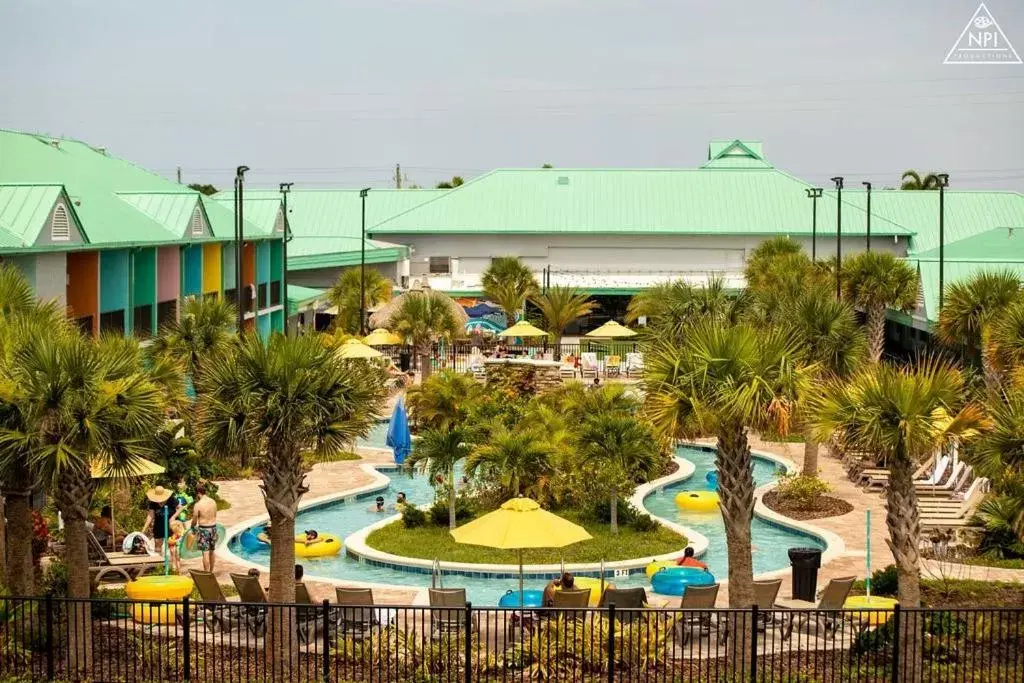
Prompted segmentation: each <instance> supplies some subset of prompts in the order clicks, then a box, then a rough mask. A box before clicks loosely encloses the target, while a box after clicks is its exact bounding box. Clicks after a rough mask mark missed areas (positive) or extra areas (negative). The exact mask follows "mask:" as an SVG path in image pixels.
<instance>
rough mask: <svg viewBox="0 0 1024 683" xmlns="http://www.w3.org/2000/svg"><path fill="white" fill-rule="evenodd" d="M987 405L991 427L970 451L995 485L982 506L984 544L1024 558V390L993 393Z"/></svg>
mask: <svg viewBox="0 0 1024 683" xmlns="http://www.w3.org/2000/svg"><path fill="white" fill-rule="evenodd" d="M987 408H988V412H989V416H990V418H991V429H989V430H987V431H986V432H985V433H984V434H983V435H982V437H981V438H980V439H979V440H978V442H977V443H976V444H975V445H974V448H972V449H971V451H970V453H969V454H967V459H968V460H969V461H970V463H971V465H972V466H973V467H974V470H975V472H976V473H977V474H978V475H980V476H985V477H988V478H989V479H990V480H991V482H992V488H993V494H992V495H991V496H989V497H988V498H987V499H986V500H985V501H984V502H983V503H982V505H981V506H980V507H979V509H978V519H979V522H980V523H981V526H983V527H984V528H985V535H984V538H983V540H982V543H981V544H980V547H981V548H983V549H984V550H985V551H987V552H988V553H989V554H992V555H997V556H1004V555H1007V554H1009V555H1015V556H1021V557H1024V390H1022V389H1021V388H1020V387H1012V388H1011V389H1010V390H1009V391H1007V392H1005V393H1004V392H993V393H992V394H990V395H989V400H988V402H987Z"/></svg>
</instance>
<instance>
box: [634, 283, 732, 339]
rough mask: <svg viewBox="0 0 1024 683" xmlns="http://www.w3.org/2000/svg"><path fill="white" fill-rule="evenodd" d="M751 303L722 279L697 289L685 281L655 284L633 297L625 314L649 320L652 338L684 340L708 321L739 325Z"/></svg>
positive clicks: (635, 318) (649, 334) (650, 337)
mask: <svg viewBox="0 0 1024 683" xmlns="http://www.w3.org/2000/svg"><path fill="white" fill-rule="evenodd" d="M749 304H750V298H749V297H748V296H747V295H746V294H745V293H744V292H740V293H739V294H734V293H733V292H730V291H729V289H728V288H727V287H726V285H725V280H724V279H723V278H721V277H717V276H715V277H711V278H709V279H708V281H707V283H706V284H704V285H703V286H700V287H695V286H693V285H691V284H689V283H687V282H686V281H685V280H675V281H672V282H668V283H664V284H661V285H656V286H654V287H651V288H649V289H646V290H644V291H642V292H640V293H639V294H636V295H634V296H633V298H632V299H631V300H630V302H629V307H628V309H627V312H626V320H627V321H630V322H632V321H635V320H637V319H639V318H640V317H641V316H643V317H646V318H647V320H648V322H647V328H648V329H647V333H646V334H645V335H644V336H645V337H646V338H649V339H665V338H669V339H674V340H677V341H681V340H683V339H684V338H685V336H686V334H687V332H688V331H689V330H690V329H691V328H693V327H694V326H697V325H701V324H704V323H709V322H717V323H719V324H723V325H731V324H733V323H735V322H738V321H739V320H740V319H741V318H742V317H743V316H744V314H745V313H746V312H747V309H748V307H749Z"/></svg>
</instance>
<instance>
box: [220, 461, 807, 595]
mask: <svg viewBox="0 0 1024 683" xmlns="http://www.w3.org/2000/svg"><path fill="white" fill-rule="evenodd" d="M678 455H679V456H680V457H682V458H685V459H686V460H689V461H690V462H692V463H693V464H694V465H695V467H696V469H695V471H694V473H693V476H692V477H690V478H689V479H687V480H686V481H682V482H678V483H675V484H672V485H670V486H667V487H666V488H664V489H662V490H661V491H658V492H653V493H651V494H650V495H648V496H647V497H646V498H644V506H645V507H646V508H647V509H648V510H649V511H650V512H651V514H652V515H655V516H657V517H662V518H665V519H668V520H671V521H674V522H677V523H679V524H681V525H683V526H685V527H687V528H689V529H692V530H694V531H696V532H699V533H701V534H703V535H704V536H706V537H707V539H708V543H709V545H708V549H707V552H706V554H705V555H704V556H703V558H701V559H703V560H704V561H705V562H707V564H708V568H709V569H710V570H711V572H712V573H714V575H715V576H716V577H717V578H718V579H719V580H720V581H724V580H726V579H727V578H728V563H727V557H726V545H725V532H724V523H723V521H722V516H721V515H720V514H719V513H718V512H717V511H715V512H708V513H695V512H688V511H682V510H679V509H678V508H677V507H676V505H675V501H674V498H675V494H676V493H678V492H679V491H682V490H686V489H703V488H704V486H705V483H704V482H705V475H706V474H707V473H708V472H709V471H711V470H713V469H714V461H715V453H714V451H713V450H711V449H707V448H700V447H689V446H681V447H680V448H679V449H678ZM779 472H780V468H779V466H778V465H777V464H776V463H775V462H773V461H771V460H767V459H764V458H759V457H756V456H755V458H754V481H755V482H756V485H757V486H762V485H764V484H767V483H769V482H771V481H772V480H773V479H774V478H775V477H777V476H778V474H779ZM383 474H384V475H385V476H387V477H388V478H389V479H390V480H391V481H390V484H389V485H388V487H387V488H386V489H385V490H383V491H376V492H373V493H369V494H365V495H363V496H360V497H358V498H356V499H354V500H351V499H350V500H349V501H348V502H346V501H344V500H339V501H334V502H331V503H326V504H324V505H320V506H316V507H314V508H309V509H306V510H304V511H302V512H300V513H299V516H298V518H297V520H296V523H295V528H296V529H297V530H302V529H317V530H319V531H320V532H327V533H331V534H334V535H335V536H338V537H339V538H345V537H347V536H348V535H350V534H352V533H354V532H356V531H358V530H360V529H362V528H364V527H367V526H369V525H371V524H374V523H376V522H379V521H380V520H381V515H380V513H377V512H375V511H373V510H372V508H373V499H374V498H375V497H376V496H378V495H383V496H384V498H385V500H386V501H387V504H388V506H391V505H393V503H394V502H395V498H396V496H397V494H398V492H399V491H404V492H405V494H406V496H407V497H408V499H409V501H410V502H412V503H416V504H428V503H430V502H431V501H433V498H434V491H433V489H432V488H431V486H430V480H429V478H428V477H426V476H423V475H417V476H410V475H408V474H405V473H403V472H398V471H385V472H383ZM393 514H394V510H393V509H392V510H391V511H389V512H388V513H387V515H393ZM751 531H752V535H753V545H754V553H753V555H754V573H755V574H760V573H763V572H769V571H773V570H777V569H782V568H784V567H786V566H788V565H789V557H788V555H787V553H786V551H787V550H788V549H789V548H792V547H795V546H802V547H817V548H823V547H824V543H823V542H822V541H821V540H820V539H818V538H817V537H815V536H811V535H809V534H806V533H803V532H801V531H798V530H796V529H791V528H788V527H784V526H781V525H776V524H773V523H771V522H767V521H765V520H762V519H760V518H757V517H755V518H754V521H753V524H752V529H751ZM229 547H230V549H231V551H232V552H233V553H234V554H235V555H237V556H239V557H240V558H242V559H244V560H247V561H249V562H254V563H256V564H260V565H266V564H268V563H269V561H270V552H269V550H263V549H259V550H247V549H245V548H242V547H241V545H240V543H239V542H238V538H237V537H235V538H233V539H231V540H230V542H229ZM565 561H566V563H571V562H572V548H571V547H570V548H567V549H566V551H565ZM301 562H302V564H303V565H304V567H305V569H306V574H307V576H310V577H311V578H313V577H323V578H329V579H340V580H348V581H361V582H368V583H378V584H390V585H396V586H409V587H414V588H423V587H427V586H429V585H430V575H429V574H427V573H424V572H423V570H420V569H416V568H408V569H398V568H390V567H382V566H377V565H373V564H368V563H363V562H358V561H356V560H354V559H352V558H349V557H347V556H346V554H345V553H344V551H343V552H342V553H341V554H339V555H337V556H334V557H325V558H308V559H302V560H301ZM609 580H610V581H612V582H614V583H615V585H617V586H620V587H632V586H643V587H645V588H647V589H648V591H650V583H649V581H648V580H647V577H646V575H645V574H644V573H643V572H642V570H641V572H640V573H638V574H632V575H630V576H625V577H615V578H611V577H609ZM444 585H445V586H446V587H455V586H459V587H464V588H465V589H466V593H467V597H468V598H469V600H471V601H472V602H473V603H475V604H477V605H495V604H497V602H498V600H499V599H500V598H501V596H502V595H504V594H505V592H506V591H507V590H509V589H512V588H515V586H516V580H514V579H509V578H494V577H487V576H483V575H471V576H466V575H455V574H454V573H448V572H445V573H444ZM543 586H544V582H543V580H542V579H539V578H530V577H527V579H526V588H537V589H540V588H543Z"/></svg>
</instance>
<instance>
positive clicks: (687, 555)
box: [676, 546, 708, 571]
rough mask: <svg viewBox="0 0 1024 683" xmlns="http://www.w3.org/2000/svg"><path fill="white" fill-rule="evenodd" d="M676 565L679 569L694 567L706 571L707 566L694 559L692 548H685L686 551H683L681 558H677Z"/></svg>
mask: <svg viewBox="0 0 1024 683" xmlns="http://www.w3.org/2000/svg"><path fill="white" fill-rule="evenodd" d="M676 564H677V565H679V566H680V567H696V568H697V569H703V570H704V571H708V566H707V565H706V564H705V563H703V562H701V561H700V560H698V559H697V558H696V557H694V552H693V547H692V546H686V550H684V551H683V556H682V557H680V558H679V560H678V561H677V562H676Z"/></svg>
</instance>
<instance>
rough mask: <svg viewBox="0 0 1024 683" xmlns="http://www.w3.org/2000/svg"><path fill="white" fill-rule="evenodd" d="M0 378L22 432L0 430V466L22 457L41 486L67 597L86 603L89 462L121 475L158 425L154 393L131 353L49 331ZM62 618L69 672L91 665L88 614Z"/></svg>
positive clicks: (157, 392)
mask: <svg viewBox="0 0 1024 683" xmlns="http://www.w3.org/2000/svg"><path fill="white" fill-rule="evenodd" d="M4 371H5V372H4V375H5V376H4V377H3V383H4V384H5V385H7V388H6V389H5V396H4V398H3V401H4V403H7V404H9V405H13V406H15V407H16V409H17V410H18V411H20V413H21V418H20V419H21V422H22V424H21V428H20V429H10V428H8V429H4V430H2V431H0V458H2V460H3V462H4V466H5V468H6V467H10V466H12V464H13V462H16V461H18V460H20V459H22V458H23V457H24V456H25V455H26V454H27V455H28V467H29V468H30V469H31V470H32V471H34V472H36V473H38V475H39V477H40V479H41V480H42V481H44V482H46V483H47V484H48V485H49V486H50V488H51V491H52V494H53V497H54V501H55V503H56V505H57V509H58V510H59V511H60V512H61V516H62V517H63V519H64V525H65V527H64V534H65V561H66V563H67V569H68V595H69V597H71V598H79V599H85V598H88V597H89V594H90V580H89V551H88V544H87V538H88V536H87V535H88V533H89V532H88V530H87V529H86V516H87V515H88V512H89V507H90V504H91V502H92V494H93V486H94V484H93V480H92V477H91V474H92V473H91V463H92V462H93V461H94V460H96V459H97V458H98V457H100V456H101V454H102V457H104V458H105V459H109V461H110V462H111V465H112V467H113V469H114V471H115V472H116V471H125V470H126V469H127V468H129V467H131V466H132V465H133V464H134V461H136V460H137V459H138V458H139V457H145V456H146V455H148V454H149V453H150V451H151V447H152V436H153V435H154V434H155V433H156V432H157V430H158V429H159V427H160V425H161V424H162V422H163V420H164V405H163V401H162V391H161V389H160V388H159V387H158V386H156V384H155V383H154V382H152V381H151V380H150V379H149V377H148V376H147V375H146V373H145V370H144V363H143V359H142V355H141V354H140V352H139V348H138V345H137V344H134V343H123V342H122V343H117V344H115V343H112V342H105V341H104V340H100V341H99V342H94V341H92V340H91V339H86V338H84V337H82V336H81V335H80V334H78V333H77V332H76V331H72V330H68V329H64V330H61V329H60V328H59V327H58V328H56V329H54V330H53V331H52V333H51V334H47V335H42V336H37V337H34V338H32V339H30V340H28V341H27V342H26V344H25V345H24V346H23V347H22V348H21V349H19V350H18V352H17V353H16V354H15V357H14V361H13V362H12V363H10V364H9V365H8V366H7V367H6V368H4ZM21 462H24V461H23V460H21ZM69 609H70V610H71V612H72V614H71V615H69V619H68V623H69V633H68V638H69V641H70V646H69V647H70V649H69V657H70V660H71V666H72V667H73V668H74V669H75V670H76V671H78V670H80V669H85V668H88V666H89V662H90V660H91V656H92V643H91V639H92V632H91V628H90V627H89V608H88V604H87V603H84V602H83V603H80V604H78V603H76V605H75V606H72V607H71V608H69Z"/></svg>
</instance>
